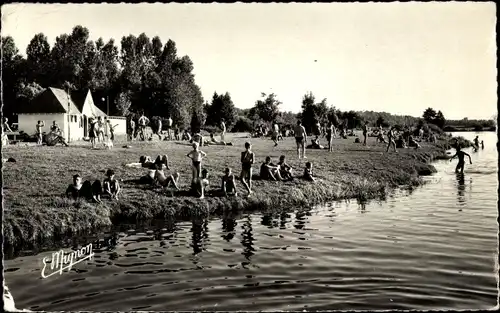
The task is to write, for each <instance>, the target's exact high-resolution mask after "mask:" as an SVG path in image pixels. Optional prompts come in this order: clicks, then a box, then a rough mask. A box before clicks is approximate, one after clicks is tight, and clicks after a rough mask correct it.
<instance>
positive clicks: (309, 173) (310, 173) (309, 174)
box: [304, 162, 315, 181]
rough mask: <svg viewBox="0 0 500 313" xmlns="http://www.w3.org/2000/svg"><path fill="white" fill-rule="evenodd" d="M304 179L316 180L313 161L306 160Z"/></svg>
mask: <svg viewBox="0 0 500 313" xmlns="http://www.w3.org/2000/svg"><path fill="white" fill-rule="evenodd" d="M304 179H305V180H309V181H315V179H314V177H313V170H312V163H311V162H306V167H305V168H304Z"/></svg>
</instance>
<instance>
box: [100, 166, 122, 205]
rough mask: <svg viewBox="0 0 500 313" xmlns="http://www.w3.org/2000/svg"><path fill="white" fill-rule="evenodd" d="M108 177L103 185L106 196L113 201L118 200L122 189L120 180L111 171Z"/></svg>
mask: <svg viewBox="0 0 500 313" xmlns="http://www.w3.org/2000/svg"><path fill="white" fill-rule="evenodd" d="M106 176H107V177H106V179H105V180H104V183H103V189H104V194H105V195H107V196H109V197H110V198H111V200H113V199H114V200H118V194H119V193H120V190H121V189H120V184H119V183H118V180H116V179H115V171H113V170H111V169H109V170H108V171H107V172H106Z"/></svg>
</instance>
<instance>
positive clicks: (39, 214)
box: [3, 134, 446, 243]
mask: <svg viewBox="0 0 500 313" xmlns="http://www.w3.org/2000/svg"><path fill="white" fill-rule="evenodd" d="M226 137H229V139H230V140H232V142H233V144H234V146H210V147H203V148H202V150H203V151H205V152H206V153H207V154H208V156H207V158H206V159H205V160H204V164H203V166H204V167H205V168H207V169H208V170H209V172H210V175H211V177H210V182H211V186H210V187H211V189H218V188H219V186H220V176H221V175H222V173H223V170H224V168H225V167H226V166H228V167H231V168H232V169H233V172H234V173H235V174H239V170H240V168H241V166H240V161H239V157H240V152H241V151H243V145H244V142H245V141H247V140H249V141H251V142H252V144H253V150H254V152H255V154H256V158H257V160H256V164H255V165H254V173H256V174H258V169H259V168H260V164H261V163H262V162H263V161H264V159H265V157H266V156H268V155H269V156H271V157H272V158H273V162H277V159H278V157H279V156H280V155H281V154H285V155H286V156H287V158H288V163H289V164H290V165H291V166H292V167H293V168H295V169H296V172H297V173H298V172H302V169H303V167H304V161H303V160H302V161H299V160H298V159H297V158H296V151H295V142H294V139H293V138H285V141H282V142H280V145H279V146H278V147H273V143H272V141H271V140H268V139H249V138H243V137H242V135H240V136H239V137H237V136H236V135H233V134H229V135H227V136H226ZM442 144H444V145H446V142H442ZM130 145H131V146H132V148H129V149H127V148H122V147H121V146H122V144H118V143H117V144H116V145H115V148H114V150H111V151H110V150H105V149H104V148H101V149H99V150H90V148H89V144H88V143H80V144H73V145H72V146H70V147H68V148H65V147H60V146H57V147H25V146H18V147H16V146H10V147H8V148H7V149H4V151H3V158H9V157H13V158H15V159H16V160H17V162H16V163H4V166H3V193H4V203H3V204H4V236H5V238H4V239H5V242H7V243H15V242H16V241H19V240H22V241H28V242H30V241H35V240H43V238H47V237H51V236H53V235H54V234H58V233H65V232H67V231H72V232H76V231H82V230H85V229H90V228H93V227H99V226H104V225H110V224H111V223H117V222H119V221H122V220H123V221H129V222H133V221H135V220H140V219H147V218H169V217H181V216H184V217H185V216H189V215H199V214H218V213H222V212H223V211H227V210H239V211H242V210H245V211H251V210H277V211H278V210H281V209H282V208H285V207H293V206H312V205H315V204H320V203H325V202H328V201H334V200H340V199H347V198H357V199H360V200H368V199H374V198H384V197H385V196H386V195H387V193H388V192H389V191H390V190H391V189H393V188H396V187H405V186H406V187H410V188H411V187H414V186H418V185H419V184H421V183H422V180H421V179H420V177H419V176H420V175H428V174H431V173H432V172H434V171H435V169H434V167H433V166H432V165H430V164H429V162H430V161H432V160H434V159H435V158H436V157H442V156H443V155H444V149H443V147H444V146H443V145H441V146H440V145H436V146H435V145H428V144H425V143H424V144H423V146H422V149H419V150H415V149H399V150H398V152H399V153H393V152H390V153H385V145H383V144H375V138H368V146H367V147H364V146H362V145H361V144H356V143H354V137H349V139H335V140H334V146H335V151H334V152H333V153H328V152H327V151H325V150H307V156H308V160H309V161H311V162H313V164H314V173H315V175H316V176H317V181H316V182H314V183H310V182H306V181H303V180H301V179H296V180H295V181H292V182H269V181H261V180H258V179H256V180H255V181H254V185H253V191H254V194H252V197H250V198H245V197H242V195H245V194H246V192H245V191H244V190H243V188H242V185H241V183H240V184H239V185H238V188H239V190H238V191H239V192H240V196H239V197H237V198H221V197H216V196H210V195H209V196H208V197H206V198H205V199H201V200H200V199H197V198H193V197H189V196H188V195H187V193H186V190H187V189H188V185H189V182H190V175H191V169H190V161H189V159H188V158H187V157H186V154H187V153H188V152H189V150H190V146H189V145H188V144H187V143H180V142H133V143H130ZM164 153H167V154H168V156H169V159H170V167H171V169H172V170H175V171H178V172H179V173H180V174H181V182H180V184H181V189H182V191H180V192H178V193H176V194H175V195H172V194H171V192H169V191H164V190H159V189H152V188H151V187H150V186H147V185H140V184H137V183H136V182H135V180H137V179H138V178H139V177H140V176H142V175H144V174H145V173H146V170H145V169H131V168H127V167H125V166H123V165H124V164H125V163H131V162H138V159H139V156H140V155H150V156H152V157H155V156H156V155H158V154H164ZM108 168H112V169H114V170H115V172H116V177H117V178H118V179H122V180H123V182H122V183H121V184H122V187H123V188H124V190H123V193H122V195H121V197H120V200H119V201H114V202H111V201H108V200H106V201H104V202H103V203H102V204H93V203H87V202H85V201H77V202H74V201H72V200H68V199H66V198H64V197H63V193H64V191H65V190H66V188H67V186H68V184H70V183H71V178H72V175H74V174H76V173H80V175H82V176H83V178H84V180H87V179H88V180H94V179H101V180H102V179H103V178H104V171H105V170H106V169H108Z"/></svg>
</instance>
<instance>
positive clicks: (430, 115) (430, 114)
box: [422, 108, 436, 123]
mask: <svg viewBox="0 0 500 313" xmlns="http://www.w3.org/2000/svg"><path fill="white" fill-rule="evenodd" d="M422 117H423V118H424V120H425V121H426V122H427V123H432V122H433V121H434V118H435V117H436V111H434V109H432V108H427V109H426V110H425V111H424V114H423V115H422Z"/></svg>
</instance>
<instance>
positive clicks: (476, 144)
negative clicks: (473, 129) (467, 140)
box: [474, 136, 479, 152]
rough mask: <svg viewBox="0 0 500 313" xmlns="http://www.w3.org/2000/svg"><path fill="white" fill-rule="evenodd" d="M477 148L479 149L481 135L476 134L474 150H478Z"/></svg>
mask: <svg viewBox="0 0 500 313" xmlns="http://www.w3.org/2000/svg"><path fill="white" fill-rule="evenodd" d="M477 150H479V136H476V138H474V152H476V151H477Z"/></svg>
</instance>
